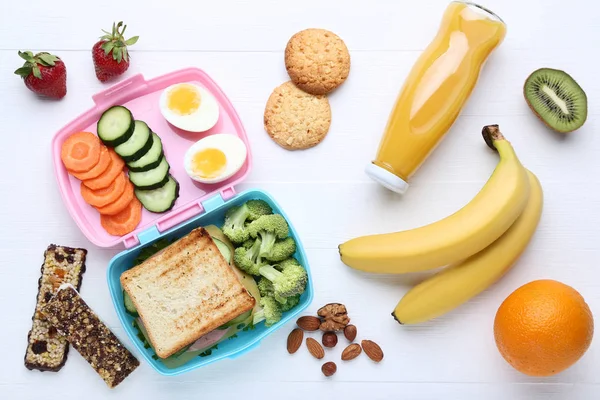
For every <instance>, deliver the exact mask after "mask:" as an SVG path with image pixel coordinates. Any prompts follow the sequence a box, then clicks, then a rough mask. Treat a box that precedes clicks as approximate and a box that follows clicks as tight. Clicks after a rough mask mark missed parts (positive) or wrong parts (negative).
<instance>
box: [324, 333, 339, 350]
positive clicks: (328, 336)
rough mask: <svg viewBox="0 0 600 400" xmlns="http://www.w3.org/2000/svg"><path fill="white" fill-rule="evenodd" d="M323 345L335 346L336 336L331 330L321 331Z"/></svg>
mask: <svg viewBox="0 0 600 400" xmlns="http://www.w3.org/2000/svg"><path fill="white" fill-rule="evenodd" d="M322 341H323V346H325V347H335V345H336V344H337V342H338V337H337V335H336V334H335V333H333V332H325V333H323V340H322Z"/></svg>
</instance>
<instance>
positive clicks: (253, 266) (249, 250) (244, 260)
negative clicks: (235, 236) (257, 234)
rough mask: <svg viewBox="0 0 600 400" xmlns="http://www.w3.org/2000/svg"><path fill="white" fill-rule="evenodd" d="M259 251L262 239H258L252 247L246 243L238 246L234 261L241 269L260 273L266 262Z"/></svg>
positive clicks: (249, 272) (252, 273)
mask: <svg viewBox="0 0 600 400" xmlns="http://www.w3.org/2000/svg"><path fill="white" fill-rule="evenodd" d="M259 251H260V239H256V240H254V241H253V243H252V246H250V247H246V245H244V246H240V247H238V248H236V249H235V251H234V252H233V262H234V263H235V265H236V266H237V267H238V268H239V269H241V270H242V271H244V272H246V273H248V274H250V275H260V274H259V269H260V267H262V266H263V265H265V263H264V262H263V261H262V259H261V257H260V255H259Z"/></svg>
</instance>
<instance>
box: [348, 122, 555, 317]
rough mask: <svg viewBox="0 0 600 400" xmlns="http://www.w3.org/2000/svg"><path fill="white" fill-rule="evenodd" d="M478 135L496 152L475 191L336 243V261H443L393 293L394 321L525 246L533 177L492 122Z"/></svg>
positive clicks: (445, 297)
mask: <svg viewBox="0 0 600 400" xmlns="http://www.w3.org/2000/svg"><path fill="white" fill-rule="evenodd" d="M483 136H484V139H485V141H486V143H487V144H488V146H490V147H491V148H492V149H494V150H496V151H497V152H498V154H499V155H500V160H499V162H498V165H497V166H496V168H495V169H494V172H493V173H492V175H491V176H490V178H489V179H488V181H487V182H486V184H485V186H484V187H483V188H482V189H481V191H480V192H479V193H478V194H477V195H476V196H475V197H474V198H473V199H472V200H471V201H470V202H469V203H468V204H467V205H466V206H464V207H463V208H461V209H460V210H458V211H457V212H456V213H454V214H452V215H450V216H448V217H446V218H444V219H442V220H440V221H437V222H434V223H431V224H429V225H425V226H422V227H420V228H416V229H411V230H407V231H401V232H394V233H387V234H379V235H369V236H363V237H358V238H355V239H352V240H349V241H347V242H345V243H342V244H341V245H340V246H339V252H340V256H341V259H342V262H343V263H344V264H346V265H348V266H349V267H351V268H354V269H358V270H361V271H366V272H371V273H407V272H416V271H425V270H429V269H434V268H438V267H442V266H446V265H448V267H446V268H445V269H443V270H442V271H441V272H439V273H437V274H435V275H433V276H432V277H430V278H428V279H426V280H425V281H424V282H421V283H420V284H418V285H417V286H415V287H414V288H413V289H411V290H410V291H409V292H408V293H406V295H405V296H404V297H403V298H402V300H400V302H399V303H398V305H397V306H396V308H395V310H394V312H393V313H392V315H393V316H394V318H395V319H396V320H397V321H398V322H400V323H401V324H415V323H420V322H424V321H427V320H430V319H432V318H435V317H438V316H440V315H442V314H444V313H447V312H449V311H451V310H452V309H454V308H456V307H458V306H460V305H461V304H463V303H465V302H467V301H468V300H469V299H471V298H473V297H474V296H476V295H477V294H479V293H481V292H482V291H484V290H485V289H486V288H487V287H489V286H490V285H492V284H493V283H494V282H496V281H497V280H498V279H500V278H501V277H502V276H503V275H504V274H505V273H506V272H507V271H508V270H509V269H510V268H511V267H512V265H513V264H514V262H515V261H516V260H517V259H518V258H519V256H520V255H521V254H522V253H523V251H524V250H525V248H526V247H527V245H528V243H529V241H530V240H531V237H532V236H533V234H534V232H535V230H536V228H537V225H538V223H539V220H540V218H541V213H542V204H543V193H542V187H541V185H540V182H539V180H538V179H537V177H536V176H535V175H534V174H533V173H532V172H530V171H528V170H527V169H526V168H525V167H523V165H522V164H521V162H520V161H519V159H518V157H517V155H516V154H515V151H514V149H513V147H512V146H511V144H510V142H508V141H507V140H506V139H505V138H504V137H503V135H502V134H501V133H500V131H499V129H498V126H497V125H490V126H486V127H484V128H483Z"/></svg>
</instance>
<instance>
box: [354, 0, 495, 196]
mask: <svg viewBox="0 0 600 400" xmlns="http://www.w3.org/2000/svg"><path fill="white" fill-rule="evenodd" d="M505 35H506V25H505V24H504V22H503V21H502V20H501V19H500V18H499V17H498V16H497V15H495V14H494V13H492V12H491V11H489V10H486V9H485V8H483V7H481V6H478V5H475V4H472V3H467V2H461V1H455V2H452V3H450V4H449V5H448V7H447V9H446V12H445V13H444V16H443V18H442V22H441V26H440V28H439V30H438V33H437V35H436V36H435V38H434V40H433V41H432V42H431V44H430V45H429V46H428V47H427V49H425V51H424V52H423V53H422V54H421V56H420V57H419V59H418V60H417V62H416V63H415V65H414V66H413V68H412V70H411V72H410V74H409V75H408V77H407V78H406V81H405V83H404V86H403V88H402V90H401V92H400V95H399V97H398V99H397V100H396V104H395V105H394V108H393V110H392V112H391V114H390V117H389V120H388V123H387V126H386V129H385V132H384V135H383V138H382V140H381V143H380V145H379V150H378V152H377V157H376V158H375V160H373V162H372V163H371V164H369V165H368V166H367V169H366V173H367V174H368V175H369V176H371V177H372V178H373V179H375V180H376V181H378V182H379V183H381V184H382V185H384V186H385V187H387V188H388V189H390V190H393V191H395V192H398V193H404V192H405V191H406V189H407V188H408V183H407V182H408V180H409V178H410V177H411V175H412V174H413V173H414V172H415V171H416V170H417V169H418V168H419V166H420V165H421V164H422V163H423V161H425V159H426V158H427V157H428V156H429V154H430V153H431V152H432V151H433V149H434V148H435V147H436V145H437V144H438V143H439V141H440V140H441V139H442V137H443V136H444V135H445V134H446V132H447V131H448V129H450V127H451V126H452V124H453V123H454V121H455V120H456V118H457V117H458V115H459V113H460V111H461V109H462V108H463V106H464V104H465V102H466V101H467V99H468V97H469V95H470V94H471V91H472V90H473V87H474V86H475V84H476V83H477V80H478V78H479V72H480V70H481V67H482V65H483V64H484V62H485V61H486V59H487V58H488V56H489V55H490V53H491V52H492V51H493V50H494V49H495V48H496V47H497V46H498V45H499V44H500V43H501V42H502V40H503V39H504V36H505Z"/></svg>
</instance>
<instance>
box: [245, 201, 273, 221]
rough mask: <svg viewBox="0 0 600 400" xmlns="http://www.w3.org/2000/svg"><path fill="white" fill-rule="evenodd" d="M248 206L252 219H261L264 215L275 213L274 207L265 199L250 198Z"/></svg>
mask: <svg viewBox="0 0 600 400" xmlns="http://www.w3.org/2000/svg"><path fill="white" fill-rule="evenodd" d="M246 206H248V211H249V212H250V214H249V215H248V219H249V220H250V221H254V220H256V219H259V218H260V217H262V216H263V215H269V214H273V209H272V208H271V206H270V205H269V204H267V202H266V201H264V200H248V201H247V202H246Z"/></svg>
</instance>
